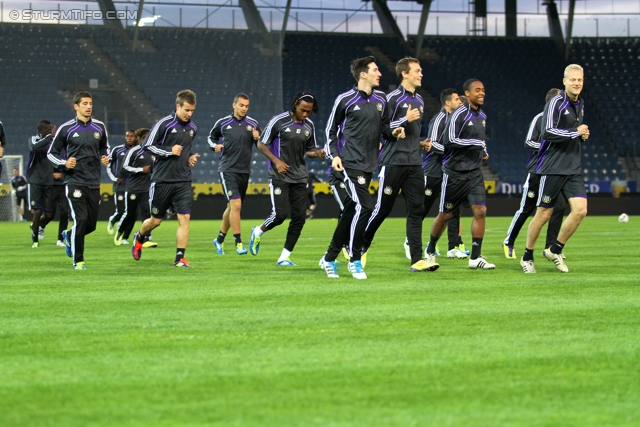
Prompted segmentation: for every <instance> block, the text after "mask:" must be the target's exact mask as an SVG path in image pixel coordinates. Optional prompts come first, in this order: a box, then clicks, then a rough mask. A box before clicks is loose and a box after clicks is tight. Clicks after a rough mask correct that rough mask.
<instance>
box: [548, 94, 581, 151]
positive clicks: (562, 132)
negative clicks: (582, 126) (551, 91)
mask: <svg viewBox="0 0 640 427" xmlns="http://www.w3.org/2000/svg"><path fill="white" fill-rule="evenodd" d="M563 100H564V98H563V97H562V96H555V97H553V98H551V100H550V101H549V102H547V105H545V106H544V113H543V115H542V129H544V131H543V133H542V139H544V140H546V141H549V142H551V143H552V144H563V143H566V142H569V141H571V140H572V139H575V138H578V137H579V136H580V132H579V131H578V128H571V129H560V128H558V127H556V126H557V125H556V123H559V121H560V118H561V117H560V116H561V114H562V112H561V110H560V106H561V105H562V102H563Z"/></svg>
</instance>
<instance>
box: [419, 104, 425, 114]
mask: <svg viewBox="0 0 640 427" xmlns="http://www.w3.org/2000/svg"><path fill="white" fill-rule="evenodd" d="M418 108H419V109H420V114H422V113H424V108H423V107H422V105H421V106H420V107H418Z"/></svg>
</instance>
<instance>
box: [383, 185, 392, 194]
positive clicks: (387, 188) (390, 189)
mask: <svg viewBox="0 0 640 427" xmlns="http://www.w3.org/2000/svg"><path fill="white" fill-rule="evenodd" d="M391 193H393V188H391V187H389V186H388V185H387V186H386V187H384V194H386V195H387V196H390V195H391Z"/></svg>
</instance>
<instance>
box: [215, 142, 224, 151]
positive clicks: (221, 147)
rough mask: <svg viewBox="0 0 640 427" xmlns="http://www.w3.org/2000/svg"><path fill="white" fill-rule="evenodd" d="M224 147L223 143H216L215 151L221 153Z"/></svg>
mask: <svg viewBox="0 0 640 427" xmlns="http://www.w3.org/2000/svg"><path fill="white" fill-rule="evenodd" d="M223 148H224V145H222V144H216V146H215V147H213V151H215V152H216V153H219V152H221V151H222V149H223Z"/></svg>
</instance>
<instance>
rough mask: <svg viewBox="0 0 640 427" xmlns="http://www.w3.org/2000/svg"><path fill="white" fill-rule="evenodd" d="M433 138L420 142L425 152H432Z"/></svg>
mask: <svg viewBox="0 0 640 427" xmlns="http://www.w3.org/2000/svg"><path fill="white" fill-rule="evenodd" d="M431 147H432V145H431V138H427V139H425V140H424V141H420V148H422V149H423V150H424V151H427V152H428V151H431Z"/></svg>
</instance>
